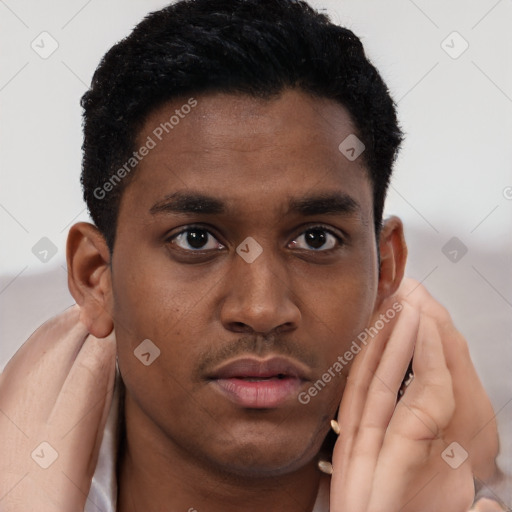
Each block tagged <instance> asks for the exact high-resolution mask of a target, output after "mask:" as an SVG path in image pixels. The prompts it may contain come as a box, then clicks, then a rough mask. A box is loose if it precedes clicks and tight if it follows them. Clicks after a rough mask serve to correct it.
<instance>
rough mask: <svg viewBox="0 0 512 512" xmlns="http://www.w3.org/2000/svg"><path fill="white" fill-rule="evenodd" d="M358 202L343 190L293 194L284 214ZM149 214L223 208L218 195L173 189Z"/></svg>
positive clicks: (340, 208)
mask: <svg viewBox="0 0 512 512" xmlns="http://www.w3.org/2000/svg"><path fill="white" fill-rule="evenodd" d="M360 210H361V207H360V205H359V203H358V202H357V201H356V200H355V199H353V198H352V197H351V196H349V195H348V194H345V193H342V192H332V191H329V192H323V193H315V194H312V195H305V196H302V197H296V198H292V199H291V200H290V201H289V204H288V211H287V212H286V214H288V215H289V214H291V213H298V214H300V215H303V216H313V215H326V214H341V215H351V214H356V213H360ZM149 212H150V213H151V214H152V215H156V214H159V213H185V214H187V213H201V214H209V215H218V214H222V213H225V212H226V205H225V203H224V202H223V201H222V200H221V199H217V198H216V197H212V196H208V195H206V194H202V193H196V192H175V193H173V194H170V195H168V196H166V197H165V198H164V199H162V200H161V201H158V202H157V203H155V204H154V205H153V206H152V207H151V208H150V210H149Z"/></svg>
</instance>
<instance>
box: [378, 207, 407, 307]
mask: <svg viewBox="0 0 512 512" xmlns="http://www.w3.org/2000/svg"><path fill="white" fill-rule="evenodd" d="M379 252H380V269H379V289H378V301H377V302H378V303H381V302H382V301H383V300H384V299H385V298H387V297H389V296H390V295H393V293H395V292H396V291H397V289H398V287H399V286H400V283H401V282H402V279H403V277H404V272H405V264H406V261H407V245H406V243H405V238H404V228H403V224H402V221H401V220H400V219H399V218H398V217H394V216H393V217H389V218H387V219H385V220H384V223H383V226H382V229H381V232H380V237H379Z"/></svg>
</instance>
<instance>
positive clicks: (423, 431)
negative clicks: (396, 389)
mask: <svg viewBox="0 0 512 512" xmlns="http://www.w3.org/2000/svg"><path fill="white" fill-rule="evenodd" d="M413 371H414V379H413V380H412V382H411V383H410V384H409V386H408V387H407V389H406V391H405V393H404V395H403V397H402V400H400V402H399V403H398V404H397V407H396V411H395V414H394V415H393V418H392V420H391V422H390V425H389V429H390V432H391V433H393V434H395V433H396V434H398V435H401V436H403V437H404V438H408V439H412V440H429V439H437V438H439V436H440V434H441V432H442V430H443V429H445V428H446V427H447V426H448V424H449V423H450V421H451V419H452V417H453V414H454V411H455V398H454V394H453V385H452V377H451V374H450V372H449V370H448V367H447V365H446V360H445V357H444V351H443V344H442V341H441V336H440V334H439V330H438V329H437V325H436V323H435V322H434V321H433V320H432V319H431V318H430V317H428V316H425V315H422V316H421V319H420V326H419V330H418V342H417V345H416V349H415V351H414V359H413Z"/></svg>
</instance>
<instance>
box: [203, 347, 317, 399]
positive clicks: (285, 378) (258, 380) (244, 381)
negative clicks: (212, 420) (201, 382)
mask: <svg viewBox="0 0 512 512" xmlns="http://www.w3.org/2000/svg"><path fill="white" fill-rule="evenodd" d="M307 375H308V368H307V367H305V366H304V365H303V364H302V363H299V362H298V361H295V360H292V359H288V358H286V357H271V358H268V359H256V358H251V357H245V358H241V359H236V360H234V361H230V362H228V363H225V364H223V365H222V366H220V367H218V368H217V369H215V370H214V371H213V372H212V374H211V375H210V377H209V379H210V380H211V382H212V384H213V385H214V387H215V388H216V389H217V390H218V391H219V392H220V393H221V394H223V395H224V397H225V398H227V399H228V400H230V401H231V402H233V403H235V404H236V405H238V406H241V407H245V408H250V409H271V408H276V407H279V406H281V405H283V404H285V403H286V402H287V401H289V400H290V399H292V400H293V399H295V398H296V396H297V394H298V393H299V390H300V387H301V386H302V384H303V382H304V381H305V380H307Z"/></svg>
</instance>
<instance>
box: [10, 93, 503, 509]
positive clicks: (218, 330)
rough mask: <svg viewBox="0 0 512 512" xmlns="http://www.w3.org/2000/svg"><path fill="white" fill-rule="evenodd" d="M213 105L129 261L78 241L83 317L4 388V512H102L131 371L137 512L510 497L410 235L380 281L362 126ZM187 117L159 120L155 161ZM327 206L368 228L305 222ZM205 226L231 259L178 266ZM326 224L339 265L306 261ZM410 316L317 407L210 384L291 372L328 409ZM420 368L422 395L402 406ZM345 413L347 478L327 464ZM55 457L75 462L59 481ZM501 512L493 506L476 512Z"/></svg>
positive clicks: (312, 113) (174, 143) (259, 104)
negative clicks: (191, 230)
mask: <svg viewBox="0 0 512 512" xmlns="http://www.w3.org/2000/svg"><path fill="white" fill-rule="evenodd" d="M198 100H199V101H198V105H197V108H196V109H194V113H193V114H190V116H187V118H186V119H183V120H182V122H181V123H180V124H179V130H175V131H173V133H172V137H169V139H168V140H166V141H165V142H164V141H162V143H161V144H159V145H158V147H157V148H154V149H153V150H152V152H151V154H150V156H147V158H145V159H144V161H143V165H141V167H140V168H139V169H138V172H137V174H136V175H135V178H134V179H132V181H131V182H130V183H129V184H128V187H127V189H126V192H125V194H124V196H123V201H122V204H121V210H120V217H119V229H118V233H117V241H116V244H115V247H114V252H113V255H111V254H110V253H109V251H108V248H107V246H106V244H105V240H104V239H103V237H102V236H101V234H100V233H99V232H98V230H97V229H96V228H95V227H94V226H92V225H90V224H84V223H80V224H77V225H75V226H73V227H72V229H71V230H70V234H69V238H68V269H69V286H70V290H71V291H72V293H73V295H74V297H75V298H76V301H77V303H78V306H75V307H73V308H71V309H70V310H68V311H66V312H65V313H62V314H61V315H59V316H57V317H55V318H53V319H52V320H50V321H48V322H47V323H45V324H44V325H43V326H42V327H40V328H39V329H38V330H37V331H36V332H35V333H34V334H33V335H32V336H31V337H30V339H29V340H27V342H26V343H25V344H24V345H23V346H22V347H21V348H20V350H19V351H18V352H17V353H16V355H15V356H14V357H13V358H12V359H11V361H10V362H9V363H8V365H7V366H6V368H5V369H4V371H3V372H2V374H0V412H1V414H0V438H1V439H3V440H5V442H4V445H3V448H2V454H1V455H2V456H1V457H0V508H1V509H2V511H3V510H5V511H8V512H22V511H25V510H38V511H40V512H57V511H62V510H83V508H84V505H85V500H86V497H87V493H88V491H89V487H90V483H91V478H92V475H93V473H94V469H95V466H96V461H97V456H98V450H99V446H100V442H101V438H102V433H103V430H104V425H105V421H106V416H107V413H108V411H109V408H110V405H111V395H112V389H113V381H114V368H115V366H114V363H115V356H116V353H117V356H118V360H119V366H120V369H121V373H122V377H123V379H124V382H125V384H126V404H125V405H126V411H125V419H126V423H127V446H126V447H125V449H124V452H125V456H124V457H123V459H122V462H121V468H120V469H121V471H120V478H119V482H118V483H119V503H118V510H119V511H123V512H125V511H135V510H188V511H189V512H194V511H201V510H208V511H209V512H217V511H234V510H242V509H243V510H244V511H247V512H248V511H250V512H253V511H256V510H258V511H259V510H265V511H271V512H273V511H277V510H287V511H291V512H298V511H301V512H311V510H312V507H313V503H314V502H315V498H316V495H317V491H318V488H319V486H322V488H323V490H324V491H326V495H328V496H327V498H326V501H325V502H324V503H323V508H322V510H327V508H328V507H330V508H329V509H330V510H331V512H346V511H347V510H350V511H351V512H389V511H390V510H400V512H439V510H449V511H450V512H466V511H467V510H468V508H469V507H470V505H471V503H472V501H473V494H474V491H473V476H474V477H475V478H477V479H479V480H480V482H490V481H498V480H500V478H501V480H500V481H501V484H502V485H506V480H504V479H503V475H501V474H500V473H499V471H498V470H497V468H496V465H495V463H494V459H495V457H496V454H497V453H498V442H497V440H498V438H497V431H496V421H495V417H494V412H493V410H492V407H491V405H490V402H489V399H488V397H487V395H486V393H485V390H484V389H483V387H482V385H481V383H480V381H479V379H478V376H477V375H476V372H475V369H474V367H473V364H472V362H471V359H470V356H469V351H468V348H467V343H466V341H465V340H464V338H463V337H462V336H461V334H460V333H459V332H458V331H457V330H456V329H455V327H454V325H453V322H452V321H451V318H450V316H449V314H448V312H447V311H446V310H445V309H444V308H443V307H442V306H441V305H440V304H439V303H438V302H437V301H436V300H435V299H434V298H433V297H431V296H430V295H429V294H428V292H427V291H426V290H425V289H424V288H423V287H422V286H421V285H420V284H419V283H416V282H413V281H411V280H405V281H404V282H402V284H401V286H400V288H399V289H397V288H398V285H399V283H400V282H401V281H402V277H403V267H404V264H405V255H406V251H405V245H404V241H403V236H402V226H401V223H400V221H399V220H398V219H396V218H392V219H390V220H388V221H387V222H386V225H385V227H384V229H383V230H382V232H381V235H380V237H379V241H378V243H379V251H380V268H379V269H377V261H378V260H377V250H376V240H375V237H374V233H373V222H372V221H373V219H372V207H371V186H370V184H369V182H368V180H367V177H366V174H365V170H364V168H363V167H362V165H361V161H355V162H349V161H348V160H346V159H345V158H344V157H343V156H342V155H340V154H339V152H338V150H337V145H338V141H339V140H343V139H344V138H345V137H346V135H348V134H349V133H351V132H350V130H353V127H351V125H350V119H349V117H348V115H347V113H346V112H345V111H344V109H343V108H341V107H340V106H338V105H336V104H334V103H331V102H329V101H326V100H319V99H313V98H311V97H309V96H307V95H305V94H302V93H300V92H298V91H286V93H284V94H283V95H282V96H281V97H280V98H277V99H275V100H273V101H268V102H265V101H258V100H254V99H249V98H246V97H233V96H221V95H216V96H215V95H212V96H204V97H200V98H198ZM176 106H177V105H176V104H174V105H173V104H169V105H165V106H163V107H161V108H160V109H158V110H157V111H155V112H154V113H152V114H151V115H150V116H149V117H148V119H147V120H146V124H145V126H144V127H143V129H142V130H141V133H140V134H139V135H140V137H139V139H140V141H144V140H146V139H145V137H147V135H148V133H151V131H152V129H153V127H154V126H155V125H156V126H158V124H159V123H160V122H161V120H162V118H163V119H165V116H168V115H170V114H169V112H171V113H173V108H176ZM198 148H199V150H198ZM223 184H225V186H222V185H223ZM184 189H185V190H187V191H188V192H189V193H190V192H192V191H195V192H197V191H202V192H203V193H208V194H209V195H210V196H214V197H217V199H221V200H224V201H226V205H225V206H226V212H225V213H223V214H219V213H217V214H215V215H212V214H206V213H205V211H204V210H203V211H202V212H198V211H195V212H193V213H190V212H189V213H186V214H184V213H183V212H181V213H179V214H177V213H176V212H175V211H172V212H171V211H170V210H169V208H162V203H161V200H162V198H163V197H164V196H166V195H168V194H171V193H174V192H176V191H177V190H184ZM225 190H229V196H226V195H225ZM318 191H323V192H324V193H325V192H326V191H327V192H332V191H336V192H337V193H338V194H341V193H343V194H345V195H349V196H350V197H351V198H352V200H353V204H357V205H358V208H356V209H354V208H352V209H349V211H347V210H346V209H345V210H344V212H343V214H342V215H340V214H339V212H338V214H336V215H335V214H334V213H333V211H332V210H331V211H329V212H328V213H326V212H325V211H324V212H323V213H320V212H318V211H317V212H316V213H315V214H314V215H304V212H302V214H299V213H298V212H294V213H288V206H289V204H288V202H289V199H290V198H297V197H302V196H304V195H308V194H311V193H312V192H318ZM155 204H159V205H160V206H159V207H158V208H156V209H155V208H153V206H154V205H155ZM344 204H345V206H346V204H347V202H346V201H345V202H344ZM203 205H204V202H203ZM152 210H153V212H155V213H157V214H155V215H153V214H152V213H151V211H152ZM191 222H194V223H196V224H197V223H199V224H201V225H203V224H204V223H208V226H209V229H211V230H214V231H215V232H216V236H218V238H219V241H220V242H221V243H222V245H218V244H217V243H213V245H208V252H207V253H205V254H203V255H202V256H198V255H193V256H191V255H190V249H189V250H188V251H187V250H185V249H183V248H182V249H181V250H179V249H177V248H176V247H175V245H176V244H175V243H173V242H172V241H170V240H169V235H170V234H175V233H176V232H177V231H181V230H183V229H184V227H185V226H189V225H190V223H191ZM319 222H321V223H322V225H323V226H324V227H325V226H327V227H329V229H332V230H335V231H336V230H342V231H343V233H344V244H342V245H341V246H340V247H339V248H338V249H335V250H333V251H331V252H330V254H329V255H328V254H322V252H321V251H320V250H319V249H321V248H322V243H323V241H322V240H320V241H321V243H320V244H319V245H320V247H319V246H318V244H317V245H316V249H315V250H313V249H312V247H311V246H309V245H308V244H306V245H304V243H305V238H304V236H303V233H304V230H305V229H306V226H311V225H312V224H318V223H319ZM310 234H311V233H310ZM317 235H318V233H317ZM247 236H252V237H253V238H255V239H256V240H257V241H258V243H259V244H260V245H261V246H262V248H263V252H262V254H261V255H260V256H259V257H258V258H257V259H256V260H255V261H254V262H253V263H247V262H246V261H245V260H243V259H242V258H241V257H240V256H239V255H238V254H237V253H236V252H235V248H236V247H237V245H238V244H240V242H241V241H242V240H244V239H245V238H246V237H247ZM172 240H176V239H175V238H172ZM178 240H181V239H179V238H178ZM327 243H328V245H330V243H332V240H331V239H330V238H327ZM335 247H338V246H335ZM332 267H335V268H332ZM396 304H400V305H401V310H400V313H399V314H397V315H395V316H394V317H393V319H392V320H391V321H389V322H386V323H385V324H383V325H382V328H380V327H379V331H378V333H377V334H376V335H374V337H373V338H372V340H371V343H367V344H366V345H364V346H362V347H361V351H360V352H359V353H358V354H357V356H356V357H355V359H354V360H353V363H351V366H350V370H349V365H347V367H346V368H345V369H344V374H343V375H342V376H341V377H338V378H336V379H334V380H332V381H331V382H330V383H329V385H327V386H326V387H325V388H324V389H323V390H322V391H321V392H320V393H319V394H318V395H317V396H315V397H314V398H313V399H312V400H311V401H310V402H309V403H307V404H305V405H304V404H302V403H300V402H299V401H298V400H296V399H295V397H293V398H292V399H290V400H289V401H288V402H286V403H284V404H283V405H281V406H280V407H279V408H276V409H267V410H247V409H243V408H241V407H239V406H235V405H234V404H233V403H232V402H228V401H227V400H226V399H225V398H224V397H223V396H222V395H220V394H219V393H217V392H216V391H215V388H214V385H213V384H212V382H210V381H209V380H208V378H207V375H208V374H209V372H210V371H211V368H212V367H213V366H215V365H216V364H218V363H219V362H222V361H226V360H228V359H232V358H233V357H236V356H239V355H241V354H244V355H245V354H256V355H259V356H262V355H268V354H286V355H287V356H289V357H294V358H295V359H297V360H300V361H302V363H303V364H305V365H306V366H307V372H306V374H307V380H306V382H304V383H303V385H302V388H301V389H302V390H304V389H307V388H308V387H309V386H310V384H311V383H312V382H314V381H316V380H317V379H318V378H320V376H321V375H322V374H323V373H324V372H326V370H327V369H328V368H329V367H331V366H332V365H333V363H334V361H335V360H336V359H337V358H338V356H339V355H340V354H343V353H344V352H345V349H346V348H347V347H348V344H349V343H351V342H352V340H353V339H354V337H355V336H356V335H357V334H358V333H360V332H361V331H362V330H363V329H364V328H365V327H366V326H368V327H371V326H378V323H377V322H378V321H379V320H380V319H382V317H383V316H385V315H386V314H389V311H390V310H392V309H394V305H396ZM148 338H149V339H151V340H153V342H154V343H155V344H156V345H157V346H158V347H159V349H160V356H159V357H158V358H157V359H155V360H154V361H153V362H152V364H151V365H149V366H145V365H143V364H141V362H140V361H139V360H138V359H137V358H136V357H134V353H133V351H134V349H135V348H136V347H137V346H138V345H139V344H140V341H141V340H143V339H148ZM411 356H413V369H414V379H413V380H412V382H411V383H410V384H409V386H408V387H407V388H406V390H405V393H404V394H403V396H402V398H401V399H400V401H399V402H398V403H397V402H396V396H397V392H398V389H399V387H400V384H401V381H402V378H403V376H404V373H405V371H406V368H407V365H408V364H409V361H410V359H411ZM347 371H349V376H348V379H345V374H346V372H347ZM342 395H343V396H342ZM341 396H342V398H341V404H340V397H341ZM338 405H339V406H340V407H339V411H338V415H337V419H338V423H339V425H340V428H341V435H340V437H339V438H338V440H337V442H336V444H335V447H334V452H333V456H332V460H333V473H332V476H331V477H330V480H329V477H326V476H321V473H320V472H319V471H318V470H317V469H316V460H317V458H318V456H319V450H320V446H321V444H322V441H323V439H324V437H325V434H326V432H327V430H328V428H329V420H330V419H331V418H332V417H333V415H334V414H335V413H336V410H337V408H338ZM42 441H44V442H46V443H48V444H50V445H51V447H52V449H49V447H48V446H47V445H45V446H44V447H41V444H40V443H41V442H42ZM454 441H456V442H457V443H459V445H460V446H461V447H462V448H463V449H464V450H465V451H466V453H467V459H466V460H465V461H464V462H462V463H461V464H460V465H458V466H457V467H456V468H453V467H450V466H449V465H448V464H447V463H446V461H445V460H443V457H442V453H443V451H444V450H445V449H447V447H448V446H449V444H450V443H452V442H454ZM52 450H54V453H56V454H58V457H57V458H56V459H55V460H54V461H53V462H52V464H51V465H50V466H49V467H48V468H46V469H43V468H42V467H39V465H38V464H39V462H42V461H43V460H46V461H48V458H47V457H48V456H49V455H51V453H52ZM29 454H30V456H29ZM34 462H38V464H35V463H34ZM329 486H330V488H329ZM500 509H501V508H500V507H499V505H498V504H497V503H495V502H492V501H490V500H480V501H479V503H478V504H477V505H476V508H475V509H474V510H480V511H491V510H500Z"/></svg>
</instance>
